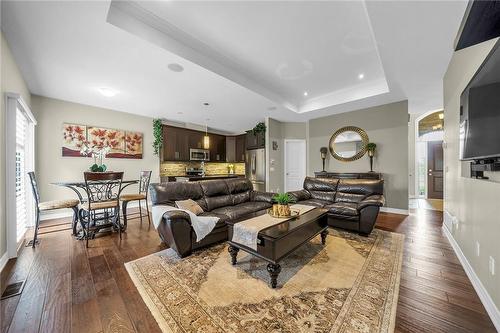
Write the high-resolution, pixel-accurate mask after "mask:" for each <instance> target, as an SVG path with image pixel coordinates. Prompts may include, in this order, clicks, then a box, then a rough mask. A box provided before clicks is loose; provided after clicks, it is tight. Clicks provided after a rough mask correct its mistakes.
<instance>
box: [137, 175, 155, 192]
mask: <svg viewBox="0 0 500 333" xmlns="http://www.w3.org/2000/svg"><path fill="white" fill-rule="evenodd" d="M151 173H152V171H141V176H140V177H139V194H145V195H146V196H147V195H148V187H149V181H150V180H151Z"/></svg>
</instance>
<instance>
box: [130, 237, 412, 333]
mask: <svg viewBox="0 0 500 333" xmlns="http://www.w3.org/2000/svg"><path fill="white" fill-rule="evenodd" d="M403 238H404V236H403V235H401V234H396V233H391V232H386V231H382V230H377V229H375V230H374V231H373V232H372V234H371V235H370V236H369V237H362V236H359V235H357V234H352V233H348V232H345V231H337V230H333V229H331V230H330V235H329V236H328V237H327V242H326V245H324V246H323V245H322V244H321V240H320V238H319V236H318V237H317V238H315V239H313V240H311V241H310V242H309V243H308V244H306V245H304V246H302V247H301V248H300V249H298V250H297V251H296V252H295V253H293V254H292V255H290V256H289V257H287V258H286V259H284V260H283V261H282V262H281V273H280V275H279V277H278V288H276V289H271V288H270V287H269V281H270V277H269V274H268V272H267V270H266V266H267V263H266V262H265V261H263V260H261V259H258V258H256V257H254V256H252V255H250V254H247V253H245V252H244V251H239V253H238V263H237V264H236V265H235V266H232V265H231V263H230V261H231V260H230V255H229V253H228V252H227V245H226V244H220V245H216V246H213V247H210V248H208V249H204V250H200V251H197V252H194V253H193V254H192V255H191V256H189V257H187V258H184V259H180V258H179V257H178V256H177V254H176V253H175V252H174V251H173V250H171V249H167V250H164V251H161V252H158V253H155V254H152V255H150V256H147V257H144V258H140V259H138V260H135V261H132V262H129V263H127V264H126V268H127V270H128V272H129V274H130V276H131V278H132V280H133V282H134V284H135V286H136V287H137V289H138V290H139V292H140V294H141V296H142V298H143V299H144V302H145V303H146V305H147V306H148V308H149V310H150V311H151V313H152V314H153V316H154V317H155V319H156V321H157V322H158V324H159V326H160V328H161V329H162V331H163V332H207V333H208V332H255V333H260V332H315V333H317V332H392V331H393V330H394V321H395V316H396V306H397V300H398V291H399V279H400V275H401V264H402V262H401V260H402V254H403Z"/></svg>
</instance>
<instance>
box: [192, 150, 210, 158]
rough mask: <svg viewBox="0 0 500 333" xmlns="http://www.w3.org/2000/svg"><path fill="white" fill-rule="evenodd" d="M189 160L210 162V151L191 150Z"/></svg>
mask: <svg viewBox="0 0 500 333" xmlns="http://www.w3.org/2000/svg"><path fill="white" fill-rule="evenodd" d="M189 160H191V161H210V151H209V150H208V149H193V148H191V149H189Z"/></svg>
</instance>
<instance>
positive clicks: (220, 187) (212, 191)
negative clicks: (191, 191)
mask: <svg viewBox="0 0 500 333" xmlns="http://www.w3.org/2000/svg"><path fill="white" fill-rule="evenodd" d="M199 184H200V186H201V189H202V190H203V194H204V195H205V197H215V196H221V195H226V194H229V187H228V186H227V183H226V182H225V181H220V180H218V179H215V180H204V181H201V182H199Z"/></svg>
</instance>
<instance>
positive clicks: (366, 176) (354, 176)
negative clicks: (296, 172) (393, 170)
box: [314, 171, 383, 179]
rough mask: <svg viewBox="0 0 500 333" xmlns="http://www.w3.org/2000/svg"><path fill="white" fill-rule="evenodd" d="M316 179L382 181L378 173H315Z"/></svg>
mask: <svg viewBox="0 0 500 333" xmlns="http://www.w3.org/2000/svg"><path fill="white" fill-rule="evenodd" d="M314 177H316V178H339V179H383V176H382V174H381V173H378V172H329V171H317V172H315V173H314Z"/></svg>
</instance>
